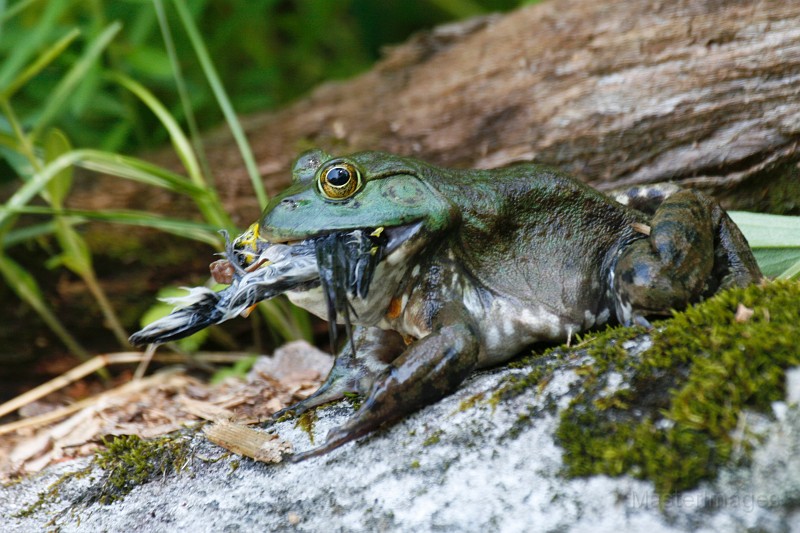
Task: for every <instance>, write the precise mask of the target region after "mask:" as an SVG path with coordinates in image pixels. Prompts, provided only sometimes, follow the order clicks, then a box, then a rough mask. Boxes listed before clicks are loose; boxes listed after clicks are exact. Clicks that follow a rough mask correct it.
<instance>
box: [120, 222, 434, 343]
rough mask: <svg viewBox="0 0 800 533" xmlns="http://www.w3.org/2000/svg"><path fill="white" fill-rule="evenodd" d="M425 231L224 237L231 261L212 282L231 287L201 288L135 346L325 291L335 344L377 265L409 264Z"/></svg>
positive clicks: (135, 338) (134, 339) (137, 337)
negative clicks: (271, 302)
mask: <svg viewBox="0 0 800 533" xmlns="http://www.w3.org/2000/svg"><path fill="white" fill-rule="evenodd" d="M421 228H422V221H417V222H414V223H411V224H406V225H402V226H394V227H389V228H383V227H379V228H363V229H355V230H340V231H333V232H327V233H322V234H319V235H316V236H313V237H308V238H306V239H303V240H300V241H294V242H283V243H278V242H268V241H267V240H265V239H263V238H262V237H261V236H260V234H259V231H258V226H257V225H253V226H251V227H250V229H248V230H247V231H246V232H245V233H243V234H242V235H240V236H239V237H237V238H236V239H235V240H233V241H229V240H228V239H227V236H226V241H227V244H226V251H225V259H224V260H221V261H217V262H215V263H212V274H213V276H214V278H215V279H216V280H217V281H218V282H220V283H225V284H228V285H229V287H227V288H225V289H223V290H222V291H220V292H214V291H212V290H210V289H208V288H206V287H195V288H193V289H190V290H189V293H188V294H187V295H186V296H183V297H180V298H173V299H171V300H170V303H173V304H174V305H176V309H175V310H174V311H173V312H172V313H171V314H170V315H169V316H167V317H165V318H162V319H160V320H157V321H156V322H154V323H152V324H150V325H148V326H147V327H145V328H143V329H142V330H141V331H139V332H137V333H135V334H134V335H132V336H131V338H130V342H131V344H133V345H135V346H140V345H143V344H149V343H163V342H167V341H171V340H176V339H180V338H182V337H186V336H187V335H190V334H192V333H194V332H196V331H199V330H201V329H203V328H205V327H207V326H210V325H212V324H218V323H220V322H224V321H225V320H229V319H231V318H233V317H235V316H238V315H245V316H246V315H247V314H248V313H249V312H250V310H251V309H253V307H254V306H255V304H257V303H258V302H260V301H262V300H267V299H269V298H272V297H274V296H277V295H279V294H284V293H287V292H290V291H307V290H309V289H312V288H315V287H320V286H321V287H322V290H323V293H324V295H325V300H326V303H327V309H328V320H329V322H330V324H331V338H332V339H334V340H335V337H336V328H335V324H336V318H337V315H340V314H341V315H342V316H344V318H345V322H346V324H347V327H348V330H349V329H350V312H351V310H352V305H351V304H350V299H351V298H353V297H358V298H361V299H366V298H367V295H368V292H369V287H370V284H371V282H372V279H373V276H374V274H375V270H376V268H377V266H378V265H379V264H380V263H381V262H382V261H383V260H384V259H387V260H388V261H389V262H391V263H393V264H397V263H401V262H403V261H404V260H405V259H406V258H407V256H408V253H410V251H411V249H413V247H414V244H413V241H416V240H417V239H415V236H417V235H418V234H419V233H420V229H421ZM407 245H408V246H407ZM403 251H405V253H402V252H403ZM220 263H221V264H220ZM215 265H216V266H217V267H218V268H217V269H216V271H215V268H214V266H215ZM348 333H349V331H348Z"/></svg>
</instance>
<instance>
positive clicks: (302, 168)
mask: <svg viewBox="0 0 800 533" xmlns="http://www.w3.org/2000/svg"><path fill="white" fill-rule="evenodd" d="M617 200H620V201H617ZM617 200H615V199H612V198H610V197H607V196H605V195H603V194H601V193H599V192H597V191H595V190H594V189H592V188H590V187H588V186H587V185H585V184H583V183H581V182H579V181H577V180H575V179H573V178H571V177H569V176H568V175H565V174H564V173H562V172H559V171H558V170H555V169H552V168H549V167H544V166H539V165H533V164H521V165H517V166H512V167H508V168H503V169H496V170H452V169H444V168H437V167H435V166H432V165H429V164H426V163H423V162H421V161H418V160H415V159H410V158H406V157H400V156H396V155H392V154H388V153H381V152H361V153H357V154H353V155H350V156H347V157H332V156H330V155H329V154H327V153H325V152H323V151H319V150H316V151H311V152H307V153H306V154H304V155H302V156H301V157H300V158H299V159H298V160H297V162H296V163H295V165H294V169H293V183H292V185H291V186H290V187H289V188H288V189H286V190H285V191H284V192H282V193H281V194H279V195H278V196H276V197H275V198H273V199H272V200H271V201H270V203H269V205H268V206H267V207H266V209H265V211H264V214H263V215H262V217H261V219H260V221H259V222H258V223H257V224H255V225H254V226H252V227H251V229H250V230H249V231H248V232H247V233H246V234H245V235H244V236H243V237H240V238H239V239H237V241H235V242H234V244H235V246H233V247H230V246H229V252H228V254H227V255H228V260H229V263H231V264H225V265H223V266H224V267H227V268H228V272H227V273H225V274H218V275H219V277H221V278H224V279H227V281H229V282H230V281H231V279H232V274H233V273H234V272H235V271H241V273H240V275H239V276H234V277H235V278H236V280H235V281H234V284H236V283H238V284H239V286H240V288H239V289H237V294H238V295H239V296H236V297H235V298H234V297H230V298H229V297H227V296H226V297H224V298H228V299H231V298H232V299H234V300H236V302H238V303H237V304H236V305H230V306H229V308H230V309H229V310H230V312H228V313H227V314H226V315H225V316H226V318H227V317H229V316H233V315H235V314H238V313H240V312H242V311H243V310H244V309H245V308H246V307H247V306H249V305H251V304H252V303H253V302H254V301H257V300H258V299H263V298H264V297H270V296H272V295H274V294H273V293H278V292H285V294H286V295H287V296H288V297H289V299H290V300H291V301H292V302H294V303H295V304H297V305H299V306H300V307H303V308H305V309H307V310H309V311H311V312H312V313H314V314H316V315H319V316H321V317H323V318H325V317H329V316H331V311H332V309H333V308H335V309H338V310H339V311H345V312H344V313H342V312H340V313H339V314H338V320H339V322H340V323H345V322H347V323H348V324H349V323H350V322H352V324H353V325H354V328H353V330H352V332H351V335H350V342H348V343H346V344H345V345H344V347H343V348H342V349H341V351H340V352H339V354H338V355H337V357H336V360H335V363H334V367H333V369H332V370H331V372H330V375H329V376H328V378H327V380H326V382H325V383H324V384H323V385H322V386H321V387H320V389H319V390H318V391H317V392H316V393H314V394H313V395H312V396H310V397H309V398H307V399H305V400H303V401H301V402H299V403H298V404H296V405H294V406H291V407H289V408H287V409H286V410H284V411H281V412H279V413H277V414H276V416H281V415H282V414H285V413H290V412H291V413H294V414H299V413H302V412H304V411H306V410H308V409H310V408H313V407H315V406H318V405H321V404H323V403H327V402H330V401H332V400H336V399H338V398H341V397H343V396H344V395H345V394H347V393H358V394H361V395H364V396H365V401H364V402H363V403H362V405H361V407H360V408H359V410H358V411H357V412H356V413H355V415H354V416H353V418H352V419H350V420H349V421H348V422H347V423H345V424H344V425H342V426H341V427H339V428H337V429H334V430H333V431H331V432H330V434H329V435H328V438H327V440H326V442H325V443H324V444H322V445H321V446H319V447H317V448H315V449H312V450H310V451H308V452H304V453H301V454H298V455H296V456H294V458H295V459H302V458H305V457H309V456H313V455H318V454H320V453H324V452H326V451H328V450H331V449H333V448H336V447H338V446H340V445H342V444H344V443H346V442H348V441H351V440H353V439H356V438H359V437H361V436H363V435H365V434H367V433H369V432H371V431H372V430H374V429H376V428H378V427H379V426H380V425H382V424H384V423H387V422H391V421H394V420H396V419H398V418H400V417H403V416H404V415H406V414H408V413H409V412H412V411H414V410H416V409H418V408H420V407H421V406H423V405H425V404H428V403H431V402H434V401H436V400H437V399H439V398H441V397H443V396H445V395H447V394H449V393H451V392H452V391H454V390H455V389H456V388H457V387H458V386H459V384H460V383H461V382H462V381H463V380H464V379H465V378H466V377H467V376H469V375H470V373H471V372H473V371H474V370H475V369H478V368H483V367H487V366H491V365H496V364H498V363H501V362H503V361H506V360H507V359H509V358H511V357H512V356H514V355H515V354H517V353H519V352H520V351H521V350H522V349H524V348H525V347H526V346H529V345H531V344H533V343H536V342H540V341H548V342H552V341H564V340H568V339H570V338H571V337H572V336H573V335H574V334H576V333H578V332H581V331H585V330H587V329H590V328H593V327H596V326H599V325H602V324H605V323H608V322H620V323H622V324H634V323H639V324H647V317H652V316H658V315H665V314H668V313H669V311H670V310H671V309H680V308H683V307H685V306H686V305H688V304H690V303H693V302H696V301H699V300H701V299H703V298H705V297H707V296H709V295H711V294H713V293H714V292H716V291H717V290H720V289H723V288H727V287H733V286H743V285H747V284H749V283H753V282H754V281H758V280H760V279H761V277H762V276H761V272H760V271H759V269H758V266H757V265H756V262H755V260H754V258H753V255H752V253H751V251H750V249H749V248H748V245H747V242H746V240H745V239H744V237H743V236H742V234H741V233H740V231H739V229H738V228H737V227H736V226H735V224H734V223H733V222H732V221H731V219H730V218H729V217H728V215H727V214H726V213H725V212H724V211H723V209H722V208H721V207H720V206H719V205H718V204H717V203H716V202H714V201H713V200H711V199H709V198H707V197H706V196H704V195H702V194H701V193H699V192H697V191H692V190H671V189H668V188H667V189H665V188H661V189H658V188H655V189H641V190H638V191H637V190H632V191H629V192H628V194H625V195H621V196H618V197H617ZM626 202H627V203H632V204H635V205H636V206H637V207H639V208H640V209H634V208H633V207H630V206H626V205H623V203H626ZM326 236H335V237H336V239H339V240H345V241H347V242H348V243H350V242H351V241H358V242H366V243H367V245H366V247H362V248H363V250H367V252H364V251H363V250H362V248H359V250H362V251H361V252H358V253H356V254H355V255H354V257H356V259H355V260H352V261H349V260H343V261H342V262H340V264H344V265H348V268H349V269H350V270H351V271H353V270H355V271H358V270H359V268H362V269H364V270H365V271H366V270H369V276H368V277H369V280H368V284H369V290H368V291H366V290H355V289H352V288H350V289H348V288H346V290H345V291H344V293H343V292H342V291H341V290H339V291H338V292H337V291H331V290H330V287H329V285H330V283H332V282H333V283H335V280H333V281H331V280H330V279H329V280H328V283H325V279H323V280H322V282H321V283H320V281H319V276H320V273H321V272H322V271H323V270H324V269H323V268H322V263H323V262H324V261H326V259H325V258H326V257H328V255H326V254H325V253H323V254H322V255H320V250H321V249H322V250H334V249H336V248H335V247H333V248H330V247H329V248H320V247H319V246H317V254H316V259H317V266H318V267H319V272H315V269H314V268H313V267H309V266H308V261H306V262H305V263H303V266H302V268H303V269H304V270H303V274H302V275H298V276H296V277H295V278H293V281H292V282H291V283H288V284H287V283H282V284H279V286H278V287H277V288H276V289H275V290H271V292H269V294H267V293H266V292H259V293H258V294H256V295H255V296H253V294H254V292H253V290H254V289H249V290H247V291H245V290H243V289H241V287H244V286H245V285H247V286H252V287H264V286H266V285H268V283H267V282H266V281H264V280H267V279H275V277H274V275H273V274H269V275H266V274H260V273H259V272H260V269H261V265H262V264H265V265H271V266H270V267H268V268H276V269H278V270H280V269H282V268H283V269H285V268H289V269H291V268H294V267H292V265H294V264H296V263H297V262H298V260H299V259H298V258H299V257H306V258H307V257H310V256H311V255H312V253H311V252H308V253H301V251H300V250H302V249H303V247H304V246H305V247H309V246H310V245H309V243H311V242H317V243H319V242H321V241H323V240H325V239H326V238H327V237H326ZM329 240H330V239H329ZM259 242H263V243H267V245H266V246H267V248H268V249H270V250H272V249H273V247H275V246H279V247H283V248H282V250H284V252H285V250H291V251H292V253H294V258H292V257H293V256H292V255H291V254H288V255H286V256H281V257H280V258H278V260H277V261H273V260H272V259H270V258H267V260H265V259H264V258H261V259H258V258H257V257H256V256H257V255H258V249H259V246H258V244H257V243H259ZM348 246H349V244H348ZM342 249H343V250H346V249H347V248H346V247H345V248H342ZM242 253H244V254H245V256H246V257H242V256H241V254H242ZM342 253H344V254H345V255H346V253H347V252H342ZM376 253H377V259H375V260H373V261H371V262H370V261H364V260H362V259H361V258H364V257H367V258H369V257H370V254H371V255H373V256H374V255H376ZM237 254H238V255H237ZM248 254H249V255H248ZM359 254H360V255H359ZM273 255H275V254H273ZM278 255H280V254H278ZM285 257H289V258H288V259H285ZM334 263H335V261H334ZM359 265H361V266H360V267H359ZM217 266H218V267H219V265H217ZM223 270H224V269H223ZM245 271H246V272H245ZM256 275H258V276H260V278H259V280H260V281H258V283H255V282H249V281H247V280H249V279H250V278H252V277H254V276H256ZM359 275H360V273H359V272H356V274H355V278H354V279H355V280H356V281H357V280H358V279H360V278H359ZM333 277H334V278H335V277H336V276H333ZM340 277H341V276H340ZM352 278H353V275H352V273H351V282H350V285H349V286H351V285H353V283H354V282H353V279H352ZM282 279H283V278H282ZM242 280H244V281H242ZM349 286H348V287H349ZM259 290H261V289H259ZM242 294H247V295H248V296H247V297H246V298H244V297H242V296H241V295H242ZM336 294H339V295H340V296H341V294H345V296H344V299H345V300H346V301H345V303H344V304H342V302H338V303H337V304H336V305H334V303H335V302H334V303H332V299H333V298H334V297H335V295H336ZM237 298H238V299H237ZM196 301H197V299H196V298H195V299H192V300H191V301H188V302H186V303H193V302H196ZM211 304H212V305H211V306H212V307H213V306H214V305H216V306H217V307H219V304H218V303H217V302H216V301H214V302H211ZM203 305H205V304H203ZM187 309H189V311H187V312H185V314H187V313H188V314H190V315H192V316H194V315H195V314H197V313H201V314H202V313H206V311H202V310H200V311H198V310H199V309H200V308H199V307H196V306H195V307H191V306H190V307H189V308H187ZM335 309H334V310H335ZM180 312H181V311H178V312H177V313H180ZM176 316H177V315H176ZM333 316H336V314H335V313H333ZM218 318H219V317H216V318H214V320H212V321H219V320H218ZM223 319H224V318H223ZM180 320H184V319H183V318H181V319H180ZM206 322H207V321H206ZM204 324H205V322H203V321H201V322H200V325H199V327H202V325H204ZM162 326H163V325H162ZM169 326H170V327H172V326H174V321H173V323H171V324H169ZM197 327H198V326H196V327H194V329H197ZM167 329H169V328H166V329H165V328H164V327H161V329H160V330H159V329H158V328H155V329H151V330H150V331H149V332H148V331H147V330H145V331H143V332H140V333H137V334H136V335H135V336H134V338H132V341H133V342H135V343H137V344H141V343H144V342H151V341H153V340H156V341H163V340H165V339H168V338H174V336H170V335H168V334H164V331H166V330H167ZM187 331H188V330H187ZM184 333H185V332H182V333H181V335H183V334H184ZM137 336H138V337H137Z"/></svg>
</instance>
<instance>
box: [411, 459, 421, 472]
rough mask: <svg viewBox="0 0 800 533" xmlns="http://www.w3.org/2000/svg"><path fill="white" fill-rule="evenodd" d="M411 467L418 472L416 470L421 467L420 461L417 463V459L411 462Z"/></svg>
mask: <svg viewBox="0 0 800 533" xmlns="http://www.w3.org/2000/svg"><path fill="white" fill-rule="evenodd" d="M409 466H410V467H411V468H413V469H415V470H416V469H417V468H419V466H420V465H419V461H417V460H416V459H415V460H413V461H411V464H410V465H409Z"/></svg>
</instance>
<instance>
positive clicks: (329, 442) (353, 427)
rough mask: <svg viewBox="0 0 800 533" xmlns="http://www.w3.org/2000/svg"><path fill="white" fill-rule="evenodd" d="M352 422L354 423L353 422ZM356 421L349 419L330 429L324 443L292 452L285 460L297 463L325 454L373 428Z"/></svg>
mask: <svg viewBox="0 0 800 533" xmlns="http://www.w3.org/2000/svg"><path fill="white" fill-rule="evenodd" d="M354 422H356V423H355V424H354ZM357 422H358V421H357V420H351V421H350V422H347V423H345V424H343V425H341V426H339V427H337V428H334V429H332V430H330V431H329V432H328V436H327V438H326V439H325V444H323V445H321V446H317V447H316V448H311V449H310V450H306V451H304V452H300V453H295V454H292V455H290V456H289V457H287V460H288V461H289V462H292V463H299V462H300V461H304V460H306V459H309V458H311V457H318V456H320V455H325V454H326V453H328V452H330V451H331V450H335V449H336V448H338V447H339V446H342V445H343V444H347V443H348V442H350V441H353V440H356V439H358V438H360V437H363V436H364V435H366V434H367V433H369V432H370V431H371V430H372V429H373V428H372V427H371V426H370V427H366V426H365V425H363V424H358V423H357ZM359 426H361V427H359Z"/></svg>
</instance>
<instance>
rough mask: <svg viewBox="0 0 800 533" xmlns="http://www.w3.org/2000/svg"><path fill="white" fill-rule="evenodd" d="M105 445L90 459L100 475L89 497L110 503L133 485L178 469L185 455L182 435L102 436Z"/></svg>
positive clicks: (187, 449)
mask: <svg viewBox="0 0 800 533" xmlns="http://www.w3.org/2000/svg"><path fill="white" fill-rule="evenodd" d="M103 443H104V444H105V446H106V449H105V450H103V451H101V452H98V453H97V455H96V456H95V459H94V462H95V464H96V465H97V466H99V467H100V468H102V469H103V470H104V471H105V472H104V476H103V479H102V482H101V485H100V493H99V494H98V495H97V496H96V497H95V498H93V499H95V500H96V501H99V502H100V503H111V502H114V501H116V500H119V499H121V498H122V497H123V496H125V495H126V494H128V493H129V492H130V491H131V490H133V488H134V487H136V486H138V485H141V484H143V483H146V482H148V481H150V479H152V478H154V477H155V476H163V475H166V474H168V473H171V472H180V471H181V470H182V469H183V467H184V465H185V464H186V461H187V459H188V456H189V446H188V443H187V441H186V440H185V439H183V438H179V437H178V438H176V437H174V436H166V437H160V438H157V439H153V440H144V439H142V438H140V437H138V436H136V435H126V436H121V437H114V439H113V440H112V441H110V442H109V441H106V440H105V439H104V440H103Z"/></svg>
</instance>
